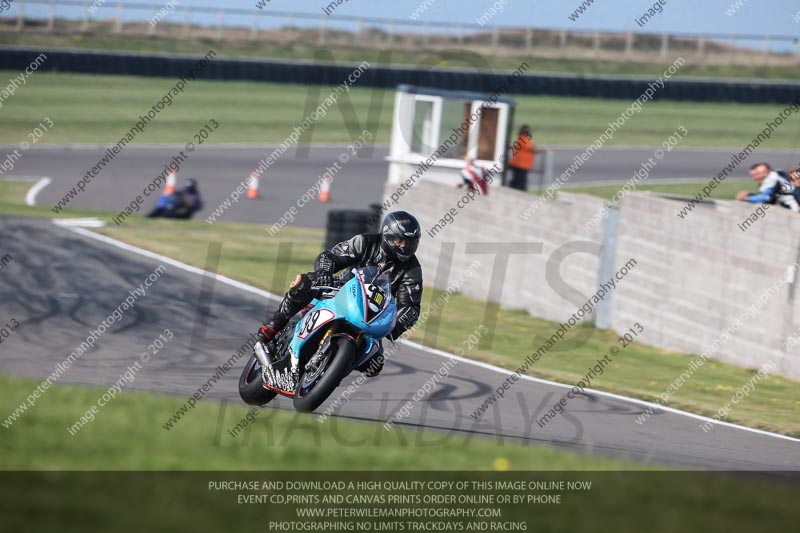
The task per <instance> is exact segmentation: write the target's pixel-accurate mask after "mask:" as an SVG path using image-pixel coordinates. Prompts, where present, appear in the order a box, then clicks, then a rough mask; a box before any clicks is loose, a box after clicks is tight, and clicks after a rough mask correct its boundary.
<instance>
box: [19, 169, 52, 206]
mask: <svg viewBox="0 0 800 533" xmlns="http://www.w3.org/2000/svg"><path fill="white" fill-rule="evenodd" d="M51 181H53V180H51V179H50V178H48V177H47V176H45V177H43V178H42V179H40V180H39V181H37V182H36V185H34V186H33V187H31V188H30V189H28V194H26V195H25V203H26V204H28V205H30V206H34V205H36V195H37V194H39V191H41V190H42V189H44V188H45V187H47V186H48V185H50V182H51Z"/></svg>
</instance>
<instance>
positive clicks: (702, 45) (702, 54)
mask: <svg viewBox="0 0 800 533" xmlns="http://www.w3.org/2000/svg"><path fill="white" fill-rule="evenodd" d="M705 59H706V36H705V35H701V36H699V37H698V38H697V60H698V61H699V62H701V63H705Z"/></svg>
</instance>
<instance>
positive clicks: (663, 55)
mask: <svg viewBox="0 0 800 533" xmlns="http://www.w3.org/2000/svg"><path fill="white" fill-rule="evenodd" d="M668 52H669V34H667V33H662V34H661V51H660V52H659V54H658V57H659V59H661V61H666V59H667V53H668Z"/></svg>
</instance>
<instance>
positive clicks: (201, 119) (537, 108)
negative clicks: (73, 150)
mask: <svg viewBox="0 0 800 533" xmlns="http://www.w3.org/2000/svg"><path fill="white" fill-rule="evenodd" d="M16 74H17V73H15V72H9V71H5V72H2V71H0V78H2V77H4V76H5V77H12V76H14V75H16ZM174 83H175V80H172V79H166V78H143V77H126V76H91V75H83V74H58V73H48V72H36V73H34V74H33V75H32V76H31V77H30V78H28V80H27V84H26V85H25V86H23V87H20V88H19V89H18V90H17V92H16V94H14V95H13V96H11V97H9V98H8V99H6V101H5V102H4V103H3V109H2V116H3V128H2V130H0V142H4V143H20V142H21V141H23V140H26V138H27V136H28V134H29V133H30V132H31V131H32V129H33V128H34V127H35V126H36V125H37V124H39V123H40V122H42V120H43V119H44V118H45V117H49V118H50V119H51V120H52V121H53V123H54V126H53V127H52V128H50V130H49V131H47V132H46V133H45V134H44V136H43V137H42V139H41V140H40V141H39V142H40V143H43V144H46V143H96V144H105V145H111V144H114V143H116V141H117V140H118V139H119V138H120V137H122V136H123V135H124V133H125V132H127V131H129V130H130V129H131V128H132V127H133V126H134V125H135V123H136V121H137V120H138V117H139V116H140V115H142V114H146V113H147V111H149V110H150V109H151V108H152V107H153V105H155V103H156V102H157V101H158V100H160V99H161V98H162V96H163V94H164V93H165V92H166V91H167V90H169V88H170V87H172V86H173V85H174ZM317 90H319V93H317V92H315V91H317ZM327 95H328V92H327V90H326V89H325V88H324V87H323V88H320V87H315V88H309V87H307V86H300V85H281V84H270V83H251V82H221V81H201V82H195V83H193V84H191V85H189V86H188V87H187V88H186V89H185V91H184V93H183V94H181V95H179V96H178V97H177V98H176V99H175V100H174V102H173V104H172V106H171V107H166V108H165V109H164V110H163V111H161V112H160V113H159V114H158V115H157V117H156V119H154V120H153V121H152V122H151V123H150V124H149V125H147V127H146V128H145V129H144V131H143V133H140V134H138V135H137V137H136V140H135V141H134V142H135V143H136V144H142V143H179V144H185V143H186V142H188V141H192V140H193V139H192V135H193V134H195V133H196V132H197V130H198V129H200V128H201V127H202V126H203V125H204V124H205V123H207V122H208V121H209V119H212V118H213V119H215V120H217V121H218V122H219V123H220V127H219V128H218V129H217V130H216V131H214V133H213V134H212V135H211V136H210V138H209V141H208V142H210V143H233V142H248V143H260V142H273V143H279V142H282V141H284V140H285V139H286V138H287V137H288V136H289V134H290V133H291V132H292V129H293V128H294V127H295V126H297V125H298V124H299V123H301V122H302V121H303V119H304V118H305V116H306V112H305V107H306V100H307V99H308V98H311V99H312V102H311V108H312V109H313V108H316V106H317V105H318V104H319V103H321V102H322V100H323V99H324V98H325V97H326V96H327ZM345 96H346V97H347V98H349V100H350V103H351V104H352V105H353V108H354V109H355V110H356V117H355V120H357V121H358V122H359V123H360V124H359V125H358V126H354V119H353V118H352V117H349V120H348V121H347V122H345V118H344V116H343V114H342V112H341V111H340V109H339V107H340V106H339V105H334V106H333V107H331V108H330V110H329V111H328V112H327V114H326V115H325V116H323V117H322V118H320V119H319V120H318V121H316V122H315V123H314V127H313V131H312V132H311V134H310V135H309V136H308V137H301V139H300V142H345V141H348V142H349V141H351V140H352V138H351V135H350V133H349V129H348V128H347V127H346V126H345V124H346V123H347V124H350V125H351V126H353V127H355V128H356V129H357V130H358V131H359V132H360V131H361V130H362V129H363V128H368V129H370V131H373V132H375V140H376V142H379V143H386V142H388V141H389V133H390V127H391V113H392V105H393V100H394V91H393V90H386V91H383V90H375V91H373V90H372V89H369V88H358V87H357V85H356V86H354V87H353V88H352V89H351V90H350V92H349V93H348V94H347V95H345ZM345 96H342V97H341V98H340V102H339V103H340V104H343V103H346V101H345ZM373 96H374V97H375V101H374V105H375V109H376V110H377V111H378V112H376V113H374V115H373V116H372V117H369V116H368V111H367V110H368V109H369V108H370V105H371V104H372V103H373ZM515 98H516V100H517V108H516V111H515V120H516V121H517V125H518V124H520V123H522V122H527V123H530V124H531V125H532V128H533V135H534V141H535V142H536V143H537V144H539V145H542V146H547V145H555V144H577V145H584V146H585V145H588V144H591V143H593V142H594V141H595V140H596V139H597V137H598V136H599V135H600V134H601V133H602V132H603V131H605V129H606V128H607V127H608V123H609V122H611V121H615V120H617V118H618V117H620V115H621V114H622V113H623V112H624V111H625V110H626V109H627V107H628V106H629V105H630V102H628V101H625V100H601V99H592V98H560V97H545V96H542V97H534V96H518V97H515ZM781 109H782V106H775V105H744V104H723V103H696V102H659V101H653V102H648V103H647V104H645V105H644V107H643V108H642V111H641V112H640V113H638V114H636V115H633V116H632V117H631V118H630V119H629V120H628V121H627V123H626V124H625V125H624V126H623V127H621V128H620V129H618V130H617V131H616V133H615V134H614V137H613V139H612V140H611V141H609V142H608V143H607V144H609V145H639V146H654V145H659V144H661V142H663V141H664V140H665V139H666V138H667V137H669V136H670V135H671V134H673V133H674V132H675V131H676V130H677V129H678V128H680V127H685V128H686V129H688V130H689V134H688V135H687V136H686V138H685V139H683V140H682V141H681V145H682V146H708V147H731V148H737V149H741V148H742V147H743V146H745V145H746V144H748V143H749V142H750V141H751V140H752V138H753V137H754V136H755V135H757V134H758V133H759V132H760V131H761V129H762V128H763V127H764V126H763V124H764V122H765V121H767V120H771V119H773V117H774V116H775V115H777V113H778V112H779V111H780V110H781ZM565 117H571V118H570V119H569V120H565ZM368 119H369V121H368ZM791 121H794V122H795V123H796V124H795V123H793V122H791ZM798 132H800V119H798V118H796V117H791V118H789V119H787V121H786V122H785V123H784V125H783V127H780V128H778V129H777V130H776V131H775V132H774V133H773V135H772V138H771V139H770V140H768V141H766V142H765V143H763V144H762V145H761V147H762V148H768V149H769V148H771V149H779V148H790V149H792V148H797V146H798V144H797V138H798ZM357 135H358V134H356V136H357Z"/></svg>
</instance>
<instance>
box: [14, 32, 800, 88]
mask: <svg viewBox="0 0 800 533" xmlns="http://www.w3.org/2000/svg"><path fill="white" fill-rule="evenodd" d="M179 31H181V30H179ZM0 44H11V45H17V46H32V47H39V48H88V49H96V50H132V51H138V52H158V53H180V54H195V55H198V54H199V55H202V54H205V53H206V52H207V51H208V49H209V48H213V49H214V50H215V51H217V53H218V54H219V55H220V56H227V57H248V58H250V57H256V58H278V59H301V60H310V59H314V58H315V57H320V59H319V60H320V61H325V60H326V59H325V58H327V57H328V55H327V54H328V53H330V54H331V55H332V57H333V61H334V62H336V63H347V62H350V63H360V62H362V61H369V62H370V63H373V64H378V63H379V62H380V61H381V60H382V59H383V60H384V61H386V63H385V64H386V65H387V66H388V65H419V64H420V62H422V61H423V59H424V60H425V63H424V64H425V65H434V66H438V67H465V68H480V66H481V65H476V64H475V63H476V62H475V61H472V62H470V63H465V62H464V61H459V60H457V59H453V58H451V57H450V56H451V55H452V54H450V55H444V54H438V53H436V52H435V51H433V50H426V49H425V47H424V46H420V47H419V48H417V49H415V50H414V51H405V50H402V49H395V50H391V55H390V56H389V59H388V61H387V60H386V59H385V58H386V55H385V54H384V55H381V51H380V50H378V49H376V48H367V47H365V48H338V49H337V48H330V47H326V48H324V49H320V48H317V47H315V46H306V45H303V44H273V43H263V42H232V41H218V40H216V39H208V38H202V39H177V38H171V37H167V36H163V35H160V36H140V37H139V36H133V35H122V36H119V35H114V34H111V33H100V32H80V33H79V32H77V31H76V32H74V33H68V34H67V33H59V34H46V33H38V32H11V31H5V32H0ZM320 53H322V54H324V56H318V54H320ZM689 57H691V54H689V55H688V56H687V58H689ZM484 60H485V61H486V64H488V65H489V66H490V67H491V68H492V69H493V70H509V71H510V70H514V69H515V68H517V66H518V65H519V64H520V63H521V62H522V61H526V62H527V63H528V64H530V66H531V67H530V70H531V72H563V73H569V74H584V75H589V74H601V75H634V76H659V75H661V74H662V73H663V72H664V68H665V67H667V66H668V65H669V63H671V60H670V61H667V62H666V63H665V64H658V63H657V62H653V63H642V62H633V61H602V60H592V59H545V58H536V57H531V56H527V55H524V54H519V55H516V56H511V57H502V56H497V57H491V56H486V57H484ZM677 75H678V76H679V77H680V76H699V77H718V78H720V77H721V78H753V79H798V78H800V71H799V70H798V69H797V68H795V67H792V66H781V67H777V66H764V65H732V66H728V65H704V64H699V63H692V62H691V61H690V62H689V63H688V64H687V65H685V66H684V67H682V68H681V70H680V72H679V73H678V74H677Z"/></svg>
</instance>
